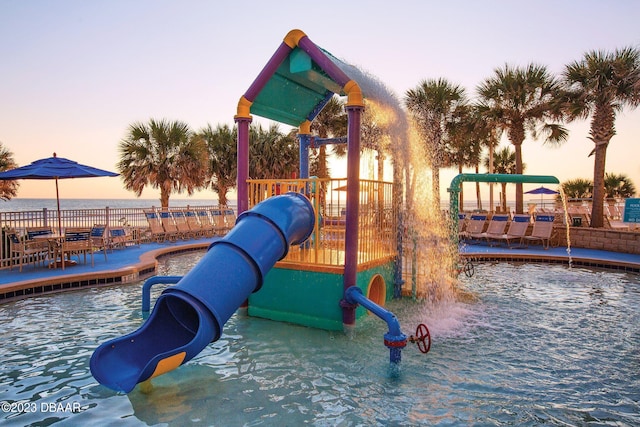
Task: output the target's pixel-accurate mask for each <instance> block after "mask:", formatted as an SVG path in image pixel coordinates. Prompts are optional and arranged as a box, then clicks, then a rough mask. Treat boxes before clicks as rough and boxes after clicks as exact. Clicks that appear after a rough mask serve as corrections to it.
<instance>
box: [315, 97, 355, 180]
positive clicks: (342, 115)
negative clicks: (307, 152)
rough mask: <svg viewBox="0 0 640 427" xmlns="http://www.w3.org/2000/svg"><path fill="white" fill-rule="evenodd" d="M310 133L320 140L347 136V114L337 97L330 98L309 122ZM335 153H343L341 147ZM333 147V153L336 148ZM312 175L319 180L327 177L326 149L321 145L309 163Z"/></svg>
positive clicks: (341, 101)
mask: <svg viewBox="0 0 640 427" xmlns="http://www.w3.org/2000/svg"><path fill="white" fill-rule="evenodd" d="M311 131H312V132H313V133H314V134H315V135H318V136H319V137H320V138H337V137H341V136H346V135H347V113H346V112H345V110H344V101H343V100H341V98H339V97H338V96H334V97H332V98H331V99H330V100H329V102H328V103H327V104H326V105H325V106H324V108H323V109H322V110H321V111H320V113H319V114H318V115H317V116H316V117H315V119H313V121H312V122H311ZM335 147H339V148H338V149H337V151H338V152H339V153H344V152H345V151H344V149H343V147H340V146H335ZM335 147H334V151H335V150H336V148H335ZM311 170H312V174H313V175H315V176H317V177H319V178H328V177H329V166H328V164H327V147H326V145H321V146H320V149H319V153H318V155H317V157H316V158H315V159H313V161H312V162H311Z"/></svg>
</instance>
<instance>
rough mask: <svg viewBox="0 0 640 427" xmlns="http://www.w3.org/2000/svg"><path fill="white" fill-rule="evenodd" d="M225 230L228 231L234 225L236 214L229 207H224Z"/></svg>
mask: <svg viewBox="0 0 640 427" xmlns="http://www.w3.org/2000/svg"><path fill="white" fill-rule="evenodd" d="M223 214H224V223H225V232H228V231H230V230H231V229H232V228H233V227H234V226H235V225H236V214H235V212H234V211H233V209H231V208H224V209H223Z"/></svg>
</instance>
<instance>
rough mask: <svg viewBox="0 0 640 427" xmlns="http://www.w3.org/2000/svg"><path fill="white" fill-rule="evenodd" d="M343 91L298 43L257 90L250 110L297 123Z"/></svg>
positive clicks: (309, 118)
mask: <svg viewBox="0 0 640 427" xmlns="http://www.w3.org/2000/svg"><path fill="white" fill-rule="evenodd" d="M325 53H326V52H325ZM341 91H342V88H341V86H340V85H339V84H338V83H336V82H335V81H334V80H332V79H331V78H330V77H329V76H328V75H327V73H325V72H324V71H323V70H322V68H321V67H320V66H319V65H318V64H317V63H316V62H314V61H313V60H312V59H311V57H310V56H309V55H307V54H306V53H305V52H304V51H303V50H302V49H300V48H298V47H296V48H295V49H293V50H292V51H291V53H290V54H289V55H288V56H287V57H286V58H285V60H284V61H283V62H282V63H281V64H280V66H279V67H278V69H277V70H276V72H275V73H274V74H273V75H272V76H271V77H270V78H269V79H268V81H267V83H266V84H265V86H264V87H263V88H262V90H261V91H260V92H259V93H258V95H257V96H256V98H255V100H254V101H253V104H252V105H251V112H252V113H253V114H256V115H258V116H262V117H265V118H268V119H271V120H275V121H278V122H281V123H286V124H288V125H291V126H298V125H300V123H302V122H304V121H305V120H309V121H311V120H313V118H314V117H315V116H316V115H317V114H318V113H319V112H320V110H322V108H323V107H324V105H325V104H326V103H327V102H328V101H329V99H330V98H331V97H332V96H333V94H334V93H340V92H341Z"/></svg>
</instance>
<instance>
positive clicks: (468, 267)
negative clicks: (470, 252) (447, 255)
mask: <svg viewBox="0 0 640 427" xmlns="http://www.w3.org/2000/svg"><path fill="white" fill-rule="evenodd" d="M463 270H464V274H465V276H467V277H473V273H474V272H475V271H474V269H473V263H472V262H471V261H467V262H466V264H465V265H464V268H463Z"/></svg>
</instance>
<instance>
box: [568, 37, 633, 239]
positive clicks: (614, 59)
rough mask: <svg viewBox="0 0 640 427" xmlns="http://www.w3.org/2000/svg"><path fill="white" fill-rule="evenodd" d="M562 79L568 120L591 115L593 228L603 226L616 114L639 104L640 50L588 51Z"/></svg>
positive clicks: (573, 64) (569, 66) (573, 63)
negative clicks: (609, 159)
mask: <svg viewBox="0 0 640 427" xmlns="http://www.w3.org/2000/svg"><path fill="white" fill-rule="evenodd" d="M563 79H564V82H565V85H566V89H567V97H566V99H565V100H566V102H567V106H568V110H567V111H568V114H569V119H570V120H574V119H586V118H588V117H589V116H591V128H590V130H589V139H591V140H592V141H593V143H594V144H595V147H594V150H593V151H592V153H594V152H595V159H594V167H593V205H592V209H591V227H594V228H595V227H603V226H604V198H605V184H604V175H605V165H606V156H607V147H608V146H609V142H610V141H611V138H613V136H614V135H615V134H616V131H615V120H616V113H619V112H620V111H622V110H623V109H624V108H625V107H630V108H635V107H637V106H638V105H639V103H640V51H639V50H638V49H636V48H631V47H627V48H624V49H619V50H616V51H614V52H613V53H608V52H604V51H591V52H588V53H586V54H585V55H584V57H583V58H582V59H581V60H579V61H575V62H572V63H571V64H569V65H567V66H566V68H565V70H564V73H563Z"/></svg>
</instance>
